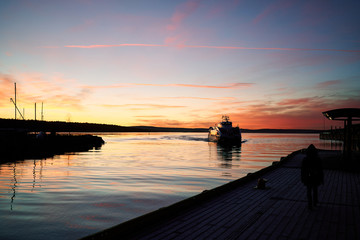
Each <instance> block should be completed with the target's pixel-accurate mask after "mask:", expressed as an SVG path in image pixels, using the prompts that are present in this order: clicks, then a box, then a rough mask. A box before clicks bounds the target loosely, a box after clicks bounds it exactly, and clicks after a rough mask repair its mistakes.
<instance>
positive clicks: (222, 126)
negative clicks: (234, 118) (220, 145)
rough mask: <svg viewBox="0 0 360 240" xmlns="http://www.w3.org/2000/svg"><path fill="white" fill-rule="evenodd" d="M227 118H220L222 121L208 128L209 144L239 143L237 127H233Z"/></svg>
mask: <svg viewBox="0 0 360 240" xmlns="http://www.w3.org/2000/svg"><path fill="white" fill-rule="evenodd" d="M229 120H230V118H229V116H226V115H224V116H222V121H221V122H220V123H218V124H216V125H215V126H214V127H210V128H209V134H208V138H209V141H211V142H238V143H241V131H240V128H239V127H233V126H232V122H230V121H229Z"/></svg>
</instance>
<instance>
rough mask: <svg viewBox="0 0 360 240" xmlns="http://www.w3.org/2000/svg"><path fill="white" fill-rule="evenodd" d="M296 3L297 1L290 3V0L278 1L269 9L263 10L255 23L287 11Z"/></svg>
mask: <svg viewBox="0 0 360 240" xmlns="http://www.w3.org/2000/svg"><path fill="white" fill-rule="evenodd" d="M294 3H295V1H289V0H279V1H276V2H274V3H272V4H270V5H269V6H268V7H267V8H265V10H263V11H262V12H261V13H260V14H259V15H257V16H256V18H255V19H254V20H253V23H254V24H257V23H259V22H260V21H262V20H263V19H264V18H266V17H267V16H269V15H271V14H275V13H276V12H278V11H281V10H283V9H287V8H289V7H291V6H292V5H293V4H294Z"/></svg>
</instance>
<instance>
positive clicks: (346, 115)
mask: <svg viewBox="0 0 360 240" xmlns="http://www.w3.org/2000/svg"><path fill="white" fill-rule="evenodd" d="M322 114H323V115H324V116H325V117H327V118H328V119H330V120H340V121H344V120H348V119H350V118H351V120H353V121H356V120H360V108H339V109H334V110H330V111H326V112H323V113H322Z"/></svg>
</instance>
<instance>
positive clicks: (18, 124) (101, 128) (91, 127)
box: [0, 118, 323, 134]
mask: <svg viewBox="0 0 360 240" xmlns="http://www.w3.org/2000/svg"><path fill="white" fill-rule="evenodd" d="M11 130H13V131H15V130H16V131H27V132H40V131H44V132H207V131H208V129H207V128H168V127H152V126H132V127H124V126H119V125H113V124H99V123H78V122H61V121H35V120H15V119H4V118H0V132H1V131H11ZM241 131H242V132H243V133H303V134H318V133H321V132H323V131H321V130H314V129H254V130H252V129H241Z"/></svg>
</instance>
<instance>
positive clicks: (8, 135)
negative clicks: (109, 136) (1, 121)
mask: <svg viewBox="0 0 360 240" xmlns="http://www.w3.org/2000/svg"><path fill="white" fill-rule="evenodd" d="M104 143H105V142H104V140H103V139H102V138H101V137H98V136H93V135H70V134H55V133H53V134H46V133H43V132H40V133H38V134H34V133H32V134H30V133H26V132H15V131H10V132H1V133H0V147H1V152H0V162H8V161H14V160H24V159H42V158H49V157H53V156H54V155H59V154H64V153H69V152H84V151H88V150H91V149H94V148H96V149H98V148H101V146H102V145H103V144H104Z"/></svg>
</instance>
